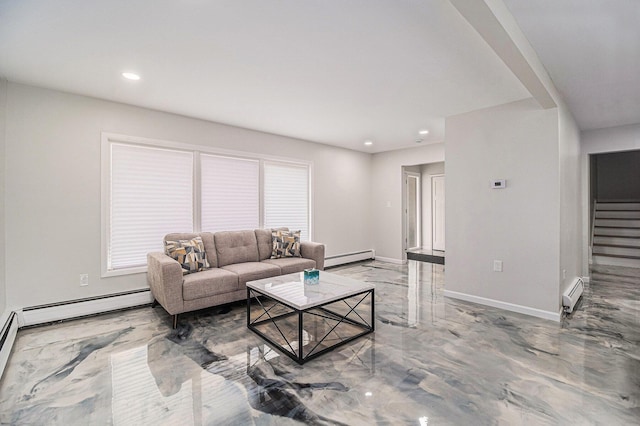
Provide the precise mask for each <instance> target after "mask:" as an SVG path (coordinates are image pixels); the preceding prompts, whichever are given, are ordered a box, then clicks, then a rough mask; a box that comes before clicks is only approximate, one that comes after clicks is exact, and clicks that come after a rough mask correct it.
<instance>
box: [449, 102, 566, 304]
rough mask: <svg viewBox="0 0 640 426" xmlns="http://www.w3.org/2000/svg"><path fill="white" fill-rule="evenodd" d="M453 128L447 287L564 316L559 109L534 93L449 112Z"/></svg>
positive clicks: (451, 131)
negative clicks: (498, 185)
mask: <svg viewBox="0 0 640 426" xmlns="http://www.w3.org/2000/svg"><path fill="white" fill-rule="evenodd" d="M446 135H447V136H446V141H445V142H446V147H447V153H446V154H447V160H446V171H447V177H446V194H447V206H446V236H447V267H446V269H445V282H446V289H447V291H451V292H456V293H459V294H463V295H468V296H473V297H475V298H484V299H487V300H488V301H487V302H486V303H487V304H491V301H499V302H501V303H506V304H510V305H512V307H517V306H521V307H525V308H527V309H533V310H539V311H541V312H543V313H549V314H550V315H549V316H552V315H553V314H555V315H556V316H557V313H558V312H559V298H558V287H559V279H558V268H559V255H560V242H559V237H558V236H559V234H560V220H559V208H560V203H559V199H560V190H559V184H558V183H559V156H558V113H557V110H556V109H549V110H543V109H541V108H540V107H539V106H538V105H537V103H536V102H535V101H534V100H533V99H528V100H524V101H519V102H514V103H511V104H507V105H502V106H498V107H494V108H489V109H485V110H480V111H474V112H471V113H468V114H463V115H460V116H456V117H451V118H448V119H447V122H446ZM493 179H506V180H507V186H506V188H505V189H491V188H490V182H491V181H492V180H493ZM494 260H502V261H503V262H504V263H503V272H493V261H494ZM478 300H480V299H478ZM514 310H515V309H514Z"/></svg>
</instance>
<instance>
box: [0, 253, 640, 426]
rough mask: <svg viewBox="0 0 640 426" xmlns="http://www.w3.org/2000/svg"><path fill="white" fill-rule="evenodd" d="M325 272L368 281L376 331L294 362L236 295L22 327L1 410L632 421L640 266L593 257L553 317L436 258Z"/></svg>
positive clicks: (68, 417)
mask: <svg viewBox="0 0 640 426" xmlns="http://www.w3.org/2000/svg"><path fill="white" fill-rule="evenodd" d="M332 272H335V273H340V274H344V275H348V276H351V277H354V278H357V279H361V280H365V281H368V282H371V283H374V284H375V285H376V332H375V333H374V334H370V335H367V336H364V337H362V338H360V339H358V340H356V341H354V342H352V343H350V344H348V345H345V346H342V347H340V348H337V349H336V350H334V351H333V352H330V353H327V354H324V355H322V356H321V357H319V358H317V359H315V360H313V361H310V362H309V363H307V364H304V365H303V366H299V365H298V364H296V363H294V362H293V361H291V360H290V359H289V358H287V357H285V356H282V355H281V354H280V353H279V352H278V351H274V350H273V349H272V348H270V347H269V346H268V345H266V344H265V343H264V342H263V341H261V340H260V338H259V337H257V336H256V335H254V334H253V333H251V332H250V331H248V330H247V328H246V313H245V306H244V305H243V304H236V305H233V306H232V307H231V309H227V310H225V309H221V308H216V309H211V310H206V311H200V312H197V313H192V314H187V315H184V316H183V317H182V319H181V323H180V326H179V328H178V329H177V330H172V329H171V321H170V318H169V316H168V315H167V314H166V312H164V310H163V309H162V308H160V307H157V308H150V307H147V308H141V309H135V310H130V311H125V312H119V313H114V314H107V315H102V316H98V317H94V318H90V319H84V320H77V321H69V322H66V323H62V324H57V325H52V326H46V327H39V328H33V329H28V330H21V331H20V332H19V334H18V338H17V340H16V344H15V346H14V350H13V353H12V356H11V359H10V361H9V364H8V367H7V369H6V371H5V374H4V376H3V379H2V381H1V382H0V423H1V424H17V425H21V424H29V425H31V424H47V425H76V424H79V425H87V424H91V425H94V424H95V425H103V424H104V425H110V424H115V425H249V424H254V425H271V424H274V425H280V424H285V425H286V424H298V423H306V424H347V425H370V424H388V425H397V424H413V425H426V424H429V425H442V424H452V425H485V424H507V425H514V424H515V425H517V424H526V425H538V424H554V425H555V424H576V425H589V424H607V425H612V424H615V425H629V424H640V274H638V271H637V270H632V269H628V268H608V267H597V269H596V270H594V271H593V275H592V281H591V283H590V284H588V285H587V288H586V292H585V296H584V298H583V300H582V301H581V302H580V305H579V307H578V309H577V311H576V312H574V314H572V315H571V316H570V317H568V318H565V319H564V320H563V321H562V323H560V324H558V323H554V322H551V321H546V320H541V319H537V318H532V317H527V316H524V315H519V314H515V313H510V312H506V311H501V310H499V309H493V308H489V307H485V306H480V305H475V304H471V303H466V302H462V301H456V300H452V299H445V298H444V297H443V296H442V287H443V266H441V265H433V264H429V263H421V262H413V261H410V262H409V264H408V265H405V266H399V265H390V264H385V263H379V262H368V263H361V264H356V265H354V266H349V267H343V268H337V269H333V270H332Z"/></svg>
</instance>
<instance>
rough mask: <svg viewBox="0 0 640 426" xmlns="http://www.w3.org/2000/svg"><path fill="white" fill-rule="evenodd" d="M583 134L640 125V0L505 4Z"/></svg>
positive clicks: (507, 0)
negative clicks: (585, 131)
mask: <svg viewBox="0 0 640 426" xmlns="http://www.w3.org/2000/svg"><path fill="white" fill-rule="evenodd" d="M504 3H505V4H506V5H507V7H508V8H509V10H510V11H511V13H512V14H513V16H514V17H515V19H516V21H517V22H518V24H519V26H520V28H521V29H522V31H523V32H524V34H525V36H526V37H527V39H528V40H529V42H530V43H531V45H532V46H533V48H534V49H535V50H536V52H537V53H538V56H539V57H540V60H541V61H542V63H543V64H544V65H545V67H546V68H547V71H548V73H549V75H550V76H551V78H552V79H553V82H554V84H555V86H556V88H557V89H558V90H559V91H560V93H561V95H562V97H563V99H564V100H565V101H566V103H567V104H568V106H569V109H570V110H571V112H572V113H573V115H574V116H575V118H576V121H577V122H578V125H579V126H580V128H581V129H583V130H587V129H597V128H604V127H613V126H620V125H624V124H632V123H640V1H639V0H562V1H558V0H536V1H532V0H504Z"/></svg>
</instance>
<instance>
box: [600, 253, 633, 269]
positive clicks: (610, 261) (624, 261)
mask: <svg viewBox="0 0 640 426" xmlns="http://www.w3.org/2000/svg"><path fill="white" fill-rule="evenodd" d="M592 262H593V264H594V265H611V266H627V267H629V268H640V259H635V258H631V259H630V258H628V257H624V256H602V255H595V254H594V255H593V258H592Z"/></svg>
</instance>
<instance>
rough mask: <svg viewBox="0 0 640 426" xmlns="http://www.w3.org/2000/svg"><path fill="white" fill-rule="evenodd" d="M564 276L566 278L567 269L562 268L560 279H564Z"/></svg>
mask: <svg viewBox="0 0 640 426" xmlns="http://www.w3.org/2000/svg"><path fill="white" fill-rule="evenodd" d="M565 278H567V270H566V269H563V270H562V279H563V280H564V279H565Z"/></svg>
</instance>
